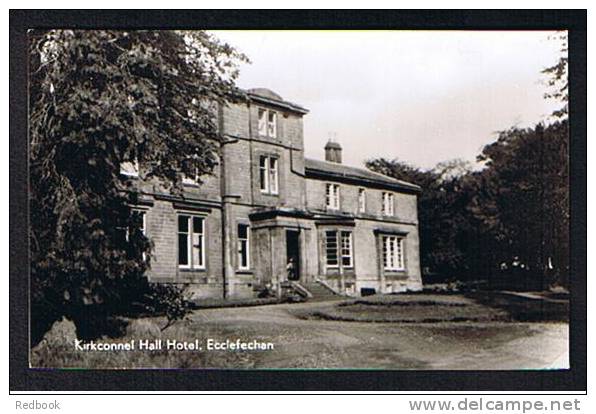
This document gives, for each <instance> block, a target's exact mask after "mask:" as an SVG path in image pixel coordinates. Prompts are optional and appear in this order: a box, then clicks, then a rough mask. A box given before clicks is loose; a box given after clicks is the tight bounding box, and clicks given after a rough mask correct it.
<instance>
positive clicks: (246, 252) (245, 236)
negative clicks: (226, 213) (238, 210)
mask: <svg viewBox="0 0 596 414" xmlns="http://www.w3.org/2000/svg"><path fill="white" fill-rule="evenodd" d="M249 268H250V229H249V227H248V225H247V224H238V269H240V270H246V269H249Z"/></svg>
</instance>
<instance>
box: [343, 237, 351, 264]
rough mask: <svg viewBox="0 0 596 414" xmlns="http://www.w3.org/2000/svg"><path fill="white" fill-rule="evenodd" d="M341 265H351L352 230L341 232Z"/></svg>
mask: <svg viewBox="0 0 596 414" xmlns="http://www.w3.org/2000/svg"><path fill="white" fill-rule="evenodd" d="M341 265H342V266H343V267H352V232H350V231H342V232H341Z"/></svg>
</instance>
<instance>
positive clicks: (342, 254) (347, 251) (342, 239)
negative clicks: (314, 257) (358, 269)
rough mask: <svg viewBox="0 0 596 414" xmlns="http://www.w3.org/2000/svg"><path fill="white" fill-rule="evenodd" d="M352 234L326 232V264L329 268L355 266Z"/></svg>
mask: <svg viewBox="0 0 596 414" xmlns="http://www.w3.org/2000/svg"><path fill="white" fill-rule="evenodd" d="M353 257H354V255H353V250H352V232H351V231H337V230H328V231H326V232H325V263H326V266H327V267H328V268H335V267H339V266H340V264H341V267H342V268H351V267H353V266H354V264H353Z"/></svg>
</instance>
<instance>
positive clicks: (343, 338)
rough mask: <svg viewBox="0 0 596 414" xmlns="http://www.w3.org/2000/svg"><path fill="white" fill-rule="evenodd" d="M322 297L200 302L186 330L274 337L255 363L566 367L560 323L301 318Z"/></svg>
mask: <svg viewBox="0 0 596 414" xmlns="http://www.w3.org/2000/svg"><path fill="white" fill-rule="evenodd" d="M321 305H322V303H320V302H319V303H302V304H292V305H289V304H283V305H268V306H257V307H245V308H221V309H204V310H200V311H197V312H195V313H194V314H193V315H192V316H191V320H192V322H191V325H192V326H193V329H196V330H201V327H204V326H208V327H209V331H211V332H217V337H216V338H214V339H216V340H226V339H230V340H235V339H236V338H239V337H242V338H248V339H256V340H261V341H268V342H272V343H273V344H274V346H275V347H274V349H273V350H270V351H260V352H258V353H255V354H253V355H251V358H250V359H251V360H252V361H254V365H253V367H254V368H371V369H447V370H457V369H461V370H483V369H486V370H511V369H561V368H567V367H568V343H569V328H568V324H566V323H513V322H490V323H478V322H475V323H466V322H450V323H446V322H443V323H424V324H412V323H409V324H401V323H360V322H338V321H325V320H303V319H300V318H297V317H296V316H294V315H293V312H295V311H296V310H299V309H305V308H309V307H320V306H321Z"/></svg>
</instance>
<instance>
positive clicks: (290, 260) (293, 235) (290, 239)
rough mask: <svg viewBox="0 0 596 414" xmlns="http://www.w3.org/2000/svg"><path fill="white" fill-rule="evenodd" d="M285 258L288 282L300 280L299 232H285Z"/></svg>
mask: <svg viewBox="0 0 596 414" xmlns="http://www.w3.org/2000/svg"><path fill="white" fill-rule="evenodd" d="M286 257H287V259H286V260H287V265H286V270H287V272H288V274H287V275H288V280H299V279H300V232H299V231H297V230H286Z"/></svg>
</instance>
